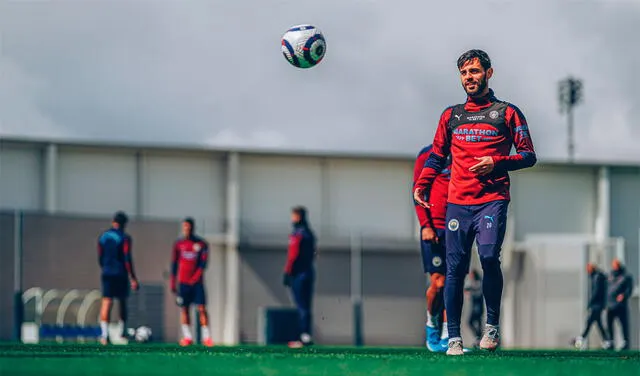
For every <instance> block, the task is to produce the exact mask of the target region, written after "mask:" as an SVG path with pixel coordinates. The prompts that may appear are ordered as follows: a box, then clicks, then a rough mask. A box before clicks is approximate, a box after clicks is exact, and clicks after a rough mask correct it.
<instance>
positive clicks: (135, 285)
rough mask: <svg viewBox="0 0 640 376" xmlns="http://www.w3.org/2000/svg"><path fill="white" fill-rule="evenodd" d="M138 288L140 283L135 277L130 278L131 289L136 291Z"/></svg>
mask: <svg viewBox="0 0 640 376" xmlns="http://www.w3.org/2000/svg"><path fill="white" fill-rule="evenodd" d="M139 288H140V284H139V283H138V280H137V279H132V280H131V289H132V290H133V291H138V289H139Z"/></svg>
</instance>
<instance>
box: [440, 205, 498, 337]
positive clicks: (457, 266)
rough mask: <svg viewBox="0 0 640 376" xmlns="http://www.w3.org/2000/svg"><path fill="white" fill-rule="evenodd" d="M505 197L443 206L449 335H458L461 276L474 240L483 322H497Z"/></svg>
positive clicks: (445, 293) (465, 272)
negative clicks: (484, 311)
mask: <svg viewBox="0 0 640 376" xmlns="http://www.w3.org/2000/svg"><path fill="white" fill-rule="evenodd" d="M508 206H509V202H508V201H506V200H499V201H491V202H488V203H485V204H480V205H455V204H451V203H450V204H449V205H448V207H447V233H446V238H447V278H446V282H445V286H444V297H445V298H444V299H445V309H446V310H447V320H448V322H449V324H448V325H449V338H460V337H461V335H460V319H461V315H462V302H463V298H464V296H463V292H464V280H465V277H466V276H467V273H469V263H470V261H471V247H472V246H473V242H474V240H475V241H476V242H477V243H478V254H479V255H480V263H481V264H482V270H483V278H482V292H483V294H484V299H485V303H486V305H487V324H489V325H498V324H499V322H500V304H501V300H502V286H503V279H502V270H501V269H500V250H501V248H502V241H503V240H504V234H505V231H506V227H507V208H508Z"/></svg>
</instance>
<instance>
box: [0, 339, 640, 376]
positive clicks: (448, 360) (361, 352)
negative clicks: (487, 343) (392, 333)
mask: <svg viewBox="0 0 640 376" xmlns="http://www.w3.org/2000/svg"><path fill="white" fill-rule="evenodd" d="M0 375H2V376H5V375H7V376H8V375H37V376H45V375H64V376H72V375H83V376H84V375H91V376H93V375H154V376H155V375H172V376H175V375H189V376H190V375H252V376H253V375H268V376H277V375H296V376H307V375H308V376H311V375H345V376H347V375H353V376H355V375H358V376H392V375H437V376H449V375H451V376H478V375H483V376H498V375H518V376H528V375H531V376H533V375H536V376H541V375H580V376H582V375H607V376H627V375H628V376H636V375H638V376H640V352H637V351H635V352H624V353H623V352H576V351H498V352H496V353H493V354H486V353H479V352H474V353H468V354H465V355H464V356H462V357H447V356H445V355H443V354H433V353H430V352H428V351H427V350H426V349H423V348H370V347H363V348H353V347H320V346H317V347H313V348H307V349H288V348H285V347H257V346H245V347H213V348H204V347H199V346H193V347H190V348H180V347H177V346H172V345H128V346H106V347H101V346H98V345H75V344H68V345H67V344H64V345H58V344H53V345H11V344H5V345H0Z"/></svg>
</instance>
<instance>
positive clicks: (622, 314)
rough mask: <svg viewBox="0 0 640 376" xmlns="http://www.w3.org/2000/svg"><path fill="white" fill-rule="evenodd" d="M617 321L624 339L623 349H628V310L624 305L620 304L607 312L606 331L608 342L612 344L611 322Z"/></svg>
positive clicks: (612, 331)
mask: <svg viewBox="0 0 640 376" xmlns="http://www.w3.org/2000/svg"><path fill="white" fill-rule="evenodd" d="M615 319H618V320H619V321H620V326H621V327H622V338H623V339H624V342H625V346H624V349H628V348H629V308H628V307H627V305H626V304H620V305H619V306H618V307H616V308H614V309H609V310H607V329H609V340H610V341H612V342H614V332H615V331H614V330H613V321H614V320H615Z"/></svg>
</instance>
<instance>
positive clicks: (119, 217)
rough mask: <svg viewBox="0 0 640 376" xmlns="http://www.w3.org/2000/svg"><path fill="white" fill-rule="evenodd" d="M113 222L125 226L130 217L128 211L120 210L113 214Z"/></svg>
mask: <svg viewBox="0 0 640 376" xmlns="http://www.w3.org/2000/svg"><path fill="white" fill-rule="evenodd" d="M113 222H115V223H117V224H119V225H120V226H125V225H126V224H127V222H129V217H127V213H125V212H123V211H121V210H120V211H117V212H116V214H114V215H113Z"/></svg>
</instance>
